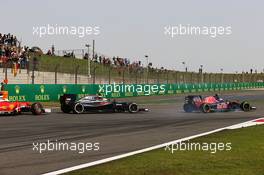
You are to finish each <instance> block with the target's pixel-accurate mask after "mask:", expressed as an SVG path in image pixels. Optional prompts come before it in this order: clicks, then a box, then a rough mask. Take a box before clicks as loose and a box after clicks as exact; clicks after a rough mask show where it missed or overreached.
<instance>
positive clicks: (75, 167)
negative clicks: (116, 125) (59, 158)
mask: <svg viewBox="0 0 264 175" xmlns="http://www.w3.org/2000/svg"><path fill="white" fill-rule="evenodd" d="M258 120H260V121H262V120H264V118H259V119H254V120H250V121H247V122H243V123H239V124H235V125H231V126H227V127H224V128H219V129H215V130H212V131H208V132H204V133H201V134H197V135H193V136H189V137H185V138H182V139H178V140H174V141H170V142H167V143H163V144H160V145H155V146H152V147H148V148H144V149H141V150H137V151H132V152H128V153H125V154H121V155H117V156H113V157H109V158H105V159H101V160H97V161H94V162H89V163H85V164H81V165H77V166H73V167H69V168H65V169H61V170H57V171H53V172H49V173H45V174H43V175H57V174H63V173H67V172H70V171H75V170H79V169H83V168H88V167H91V166H95V165H99V164H103V163H107V162H111V161H114V160H118V159H122V158H125V157H129V156H133V155H136V154H140V153H144V152H148V151H152V150H155V149H160V148H163V147H166V146H168V145H172V144H176V143H179V142H183V141H187V140H191V139H194V138H197V137H202V136H205V135H209V134H213V133H216V132H219V131H223V130H225V129H237V128H242V127H247V126H253V125H257V124H260V123H261V124H264V122H257V121H258Z"/></svg>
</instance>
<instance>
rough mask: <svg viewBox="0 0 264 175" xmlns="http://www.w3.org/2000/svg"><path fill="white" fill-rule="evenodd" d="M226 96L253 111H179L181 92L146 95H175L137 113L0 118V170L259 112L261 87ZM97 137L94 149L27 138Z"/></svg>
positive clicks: (29, 167) (67, 159) (74, 158)
mask: <svg viewBox="0 0 264 175" xmlns="http://www.w3.org/2000/svg"><path fill="white" fill-rule="evenodd" d="M224 96H225V97H228V98H232V99H240V100H244V99H248V100H249V101H250V100H255V101H256V103H255V104H256V106H257V107H258V109H257V110H256V111H254V112H226V113H211V114H203V113H191V114H187V113H184V112H183V111H182V102H183V96H173V97H151V98H153V99H152V100H154V101H155V100H167V99H172V100H173V101H174V100H175V102H174V103H171V104H161V105H158V104H155V105H150V106H148V107H149V108H150V110H151V111H150V112H147V113H145V112H143V113H138V114H128V113H116V114H82V115H76V114H63V113H60V112H57V113H51V114H48V115H43V116H32V115H22V116H16V117H10V116H9V117H6V116H5V117H0V126H1V127H0V157H1V159H0V174H1V175H9V174H10V175H14V174H20V175H23V174H25V175H31V174H42V173H45V172H50V171H55V170H59V169H63V168H67V167H71V166H75V165H79V164H82V163H88V162H91V161H95V160H99V159H102V158H107V157H111V156H115V155H119V154H122V153H126V152H130V151H135V150H138V149H142V148H146V147H150V146H153V145H157V144H161V143H165V142H168V141H172V140H175V139H179V138H183V137H187V136H191V135H195V134H199V133H202V132H206V131H210V130H213V129H217V128H221V127H225V126H230V125H232V124H237V123H240V122H244V121H248V120H252V119H255V118H259V117H263V113H264V108H263V107H262V105H263V104H264V103H263V102H258V100H260V101H261V100H262V99H264V98H263V97H264V93H263V91H247V92H243V93H242V92H239V93H236V94H233V95H231V94H228V95H224ZM48 139H49V140H52V141H55V140H58V141H60V142H67V143H70V142H74V143H87V142H99V143H100V150H99V151H87V152H85V153H83V154H79V153H77V152H75V151H49V152H48V151H46V152H43V153H41V154H40V153H39V152H37V151H33V145H32V144H33V142H35V143H36V142H46V141H47V140H48Z"/></svg>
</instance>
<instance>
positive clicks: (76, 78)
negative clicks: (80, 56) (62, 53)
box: [75, 65, 79, 84]
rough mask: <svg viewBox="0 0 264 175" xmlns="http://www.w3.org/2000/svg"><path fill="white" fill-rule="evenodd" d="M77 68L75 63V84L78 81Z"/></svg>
mask: <svg viewBox="0 0 264 175" xmlns="http://www.w3.org/2000/svg"><path fill="white" fill-rule="evenodd" d="M78 70H79V65H77V66H76V68H75V84H77V83H78Z"/></svg>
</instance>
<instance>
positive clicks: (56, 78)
mask: <svg viewBox="0 0 264 175" xmlns="http://www.w3.org/2000/svg"><path fill="white" fill-rule="evenodd" d="M59 66H60V65H59V64H57V65H56V66H55V84H57V80H58V75H57V74H58V68H59Z"/></svg>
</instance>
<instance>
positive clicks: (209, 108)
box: [201, 104, 211, 113]
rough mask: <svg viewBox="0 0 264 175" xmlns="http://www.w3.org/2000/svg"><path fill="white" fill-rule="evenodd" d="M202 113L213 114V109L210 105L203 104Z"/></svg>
mask: <svg viewBox="0 0 264 175" xmlns="http://www.w3.org/2000/svg"><path fill="white" fill-rule="evenodd" d="M201 111H202V112H203V113H209V112H211V107H210V106H209V105H208V104H203V105H202V106H201Z"/></svg>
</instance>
